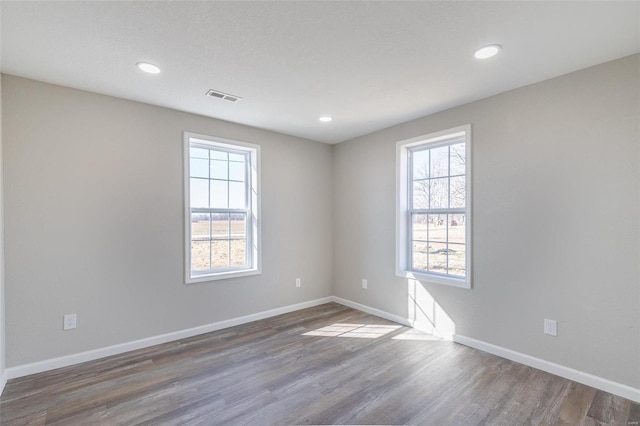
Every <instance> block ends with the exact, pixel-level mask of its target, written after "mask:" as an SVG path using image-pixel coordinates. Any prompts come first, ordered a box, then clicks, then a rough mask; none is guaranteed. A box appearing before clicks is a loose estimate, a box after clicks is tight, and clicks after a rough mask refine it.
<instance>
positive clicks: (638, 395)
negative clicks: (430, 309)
mask: <svg viewBox="0 0 640 426" xmlns="http://www.w3.org/2000/svg"><path fill="white" fill-rule="evenodd" d="M453 341H454V342H456V343H460V344H461V345H465V346H469V347H472V348H475V349H479V350H481V351H483V352H488V353H490V354H493V355H497V356H499V357H502V358H506V359H509V360H511V361H515V362H518V363H520V364H524V365H527V366H529V367H533V368H537V369H538V370H542V371H546V372H547V373H551V374H555V375H556V376H560V377H564V378H565V379H569V380H573V381H574V382H578V383H582V384H583V385H587V386H591V387H593V388H596V389H600V390H603V391H605V392H609V393H612V394H614V395H618V396H621V397H623V398H627V399H630V400H632V401H635V402H640V389H636V388H632V387H631V386H627V385H623V384H621V383H617V382H613V381H611V380H607V379H604V378H602V377H598V376H594V375H593V374H589V373H585V372H583V371H579V370H574V369H573V368H570V367H565V366H563V365H560V364H556V363H553V362H550V361H545V360H544V359H540V358H536V357H533V356H530V355H526V354H523V353H521V352H516V351H512V350H511V349H506V348H503V347H501V346H496V345H493V344H491V343H487V342H483V341H481V340H476V339H472V338H470V337H466V336H461V335H460V334H456V335H454V336H453Z"/></svg>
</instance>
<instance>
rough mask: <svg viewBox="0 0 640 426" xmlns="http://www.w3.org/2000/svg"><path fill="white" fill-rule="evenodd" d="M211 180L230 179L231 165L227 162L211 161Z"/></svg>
mask: <svg viewBox="0 0 640 426" xmlns="http://www.w3.org/2000/svg"><path fill="white" fill-rule="evenodd" d="M210 167H211V179H225V180H226V179H228V178H229V170H228V168H229V163H228V162H227V161H226V160H225V161H222V160H211V166H210Z"/></svg>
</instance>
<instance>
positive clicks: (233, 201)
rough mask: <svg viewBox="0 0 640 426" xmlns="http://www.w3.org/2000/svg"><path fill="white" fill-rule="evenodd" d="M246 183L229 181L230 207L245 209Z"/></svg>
mask: <svg viewBox="0 0 640 426" xmlns="http://www.w3.org/2000/svg"><path fill="white" fill-rule="evenodd" d="M245 188H246V185H245V184H244V183H243V182H229V208H231V209H244V208H245V206H246V200H245Z"/></svg>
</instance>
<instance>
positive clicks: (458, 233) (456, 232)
mask: <svg viewBox="0 0 640 426" xmlns="http://www.w3.org/2000/svg"><path fill="white" fill-rule="evenodd" d="M465 229H466V228H465V215H464V214H450V215H449V243H460V244H464V243H465V239H466V234H465V232H466V231H465Z"/></svg>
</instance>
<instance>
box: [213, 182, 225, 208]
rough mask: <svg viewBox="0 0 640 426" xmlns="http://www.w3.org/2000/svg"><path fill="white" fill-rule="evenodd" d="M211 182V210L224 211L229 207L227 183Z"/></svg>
mask: <svg viewBox="0 0 640 426" xmlns="http://www.w3.org/2000/svg"><path fill="white" fill-rule="evenodd" d="M210 182H211V208H215V209H226V208H228V207H229V204H228V203H229V201H228V193H227V192H228V188H227V186H228V184H229V183H228V182H227V181H226V180H212V181H210Z"/></svg>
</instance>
